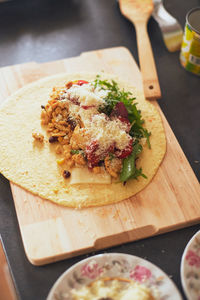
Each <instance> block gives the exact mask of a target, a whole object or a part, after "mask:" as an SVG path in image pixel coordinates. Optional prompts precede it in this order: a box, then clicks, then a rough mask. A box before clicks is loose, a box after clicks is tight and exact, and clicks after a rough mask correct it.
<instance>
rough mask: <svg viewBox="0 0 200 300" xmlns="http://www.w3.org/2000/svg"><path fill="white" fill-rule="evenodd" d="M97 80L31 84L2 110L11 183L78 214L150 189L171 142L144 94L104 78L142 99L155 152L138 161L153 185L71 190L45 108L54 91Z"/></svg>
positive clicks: (1, 141)
mask: <svg viewBox="0 0 200 300" xmlns="http://www.w3.org/2000/svg"><path fill="white" fill-rule="evenodd" d="M96 75H97V74H88V73H79V74H60V75H55V76H51V77H47V78H44V79H42V80H39V81H37V82H34V83H32V84H29V85H27V86H25V87H23V88H22V89H20V90H18V91H17V92H16V93H14V94H13V95H11V96H10V97H9V98H8V99H7V100H6V101H5V102H4V103H3V105H2V106H1V108H0V157H1V160H0V171H1V173H2V174H3V175H4V176H5V177H6V178H8V179H9V180H10V181H12V182H14V183H16V184H18V185H19V186H21V187H22V188H24V189H26V190H28V191H30V192H31V193H33V194H35V195H38V196H40V197H42V198H45V199H47V200H50V201H53V202H55V203H57V204H59V205H64V206H68V207H74V208H83V207H89V206H100V205H106V204H111V203H116V202H118V201H121V200H124V199H126V198H129V197H131V196H133V195H135V194H136V193H138V192H139V191H141V190H142V189H143V188H145V187H146V186H147V185H148V184H149V182H150V181H151V180H152V178H153V176H154V175H155V173H156V171H157V169H158V167H159V165H160V163H161V162H162V159H163V157H164V154H165V151H166V139H165V133H164V128H163V125H162V120H161V117H160V115H159V113H158V111H157V110H156V108H155V107H154V106H153V105H152V104H151V103H150V102H148V101H146V100H145V99H144V97H143V94H142V93H141V92H139V91H137V90H136V89H135V88H133V87H132V86H130V84H127V83H125V82H122V81H120V80H119V79H118V78H116V77H115V76H112V75H109V74H101V78H102V79H108V80H109V79H114V80H115V81H117V82H118V85H119V87H120V88H124V89H125V90H126V91H130V92H132V93H133V95H134V96H135V97H136V101H135V102H137V103H138V104H137V108H138V109H140V110H141V113H142V118H143V119H144V120H145V123H144V127H145V128H147V130H148V131H150V132H151V137H150V143H151V149H149V148H148V146H147V144H145V145H144V146H143V151H142V153H141V155H140V157H139V159H138V160H137V167H138V168H140V167H142V171H143V173H144V174H145V175H146V176H147V179H145V178H143V177H139V178H138V179H137V180H130V181H128V182H127V183H126V185H123V183H116V182H115V183H111V184H87V183H85V184H77V185H70V184H69V180H66V179H65V178H63V176H62V175H61V173H60V170H59V168H60V166H58V164H57V159H58V158H59V155H57V154H56V153H55V145H54V144H49V142H48V135H47V133H46V130H45V128H44V127H42V126H41V119H40V114H41V105H45V104H46V103H47V101H48V100H49V96H50V94H51V92H52V88H53V87H55V86H64V85H65V84H66V83H67V82H68V81H73V80H79V79H84V80H87V81H91V80H94V79H95V78H96ZM33 132H39V133H42V134H43V135H44V143H42V144H41V143H39V142H37V141H34V139H33V138H32V133H33Z"/></svg>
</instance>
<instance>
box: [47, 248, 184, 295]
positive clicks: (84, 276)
mask: <svg viewBox="0 0 200 300" xmlns="http://www.w3.org/2000/svg"><path fill="white" fill-rule="evenodd" d="M103 277H120V278H128V279H133V280H135V281H137V282H139V283H143V284H145V285H147V286H148V287H149V288H152V289H154V288H157V290H158V291H159V293H160V300H174V299H176V300H181V299H182V297H181V295H180V293H179V291H178V290H177V288H176V286H175V285H174V283H173V282H172V280H171V279H170V278H169V277H168V276H167V275H166V274H165V273H164V272H163V271H162V270H161V269H159V268H158V267H157V266H155V265H153V264H152V263H150V262H149V261H147V260H144V259H142V258H140V257H137V256H132V255H128V254H121V253H106V254H99V255H95V256H91V257H89V258H87V259H84V260H82V261H80V262H78V263H77V264H75V265H74V266H72V267H71V268H70V269H68V270H67V271H66V272H64V273H63V274H62V275H61V276H60V277H59V278H58V280H57V281H56V283H55V284H54V285H53V287H52V289H51V290H50V292H49V295H48V297H47V300H72V297H71V296H70V291H71V290H72V289H73V288H75V289H79V288H81V286H82V285H87V284H89V283H90V282H92V281H94V280H96V279H99V278H103Z"/></svg>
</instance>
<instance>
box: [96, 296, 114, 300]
mask: <svg viewBox="0 0 200 300" xmlns="http://www.w3.org/2000/svg"><path fill="white" fill-rule="evenodd" d="M98 300H113V298H110V297H103V298H99V299H98Z"/></svg>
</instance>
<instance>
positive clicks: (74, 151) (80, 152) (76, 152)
mask: <svg viewBox="0 0 200 300" xmlns="http://www.w3.org/2000/svg"><path fill="white" fill-rule="evenodd" d="M70 153H71V154H82V155H83V157H85V152H84V151H83V150H81V149H80V150H73V149H72V150H71V151H70Z"/></svg>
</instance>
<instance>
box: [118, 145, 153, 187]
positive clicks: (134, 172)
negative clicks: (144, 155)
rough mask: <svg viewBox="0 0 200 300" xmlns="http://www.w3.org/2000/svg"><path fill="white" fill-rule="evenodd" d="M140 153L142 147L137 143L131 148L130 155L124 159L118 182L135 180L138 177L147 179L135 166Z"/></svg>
mask: <svg viewBox="0 0 200 300" xmlns="http://www.w3.org/2000/svg"><path fill="white" fill-rule="evenodd" d="M141 152H142V145H140V144H138V143H137V144H135V145H134V146H133V151H132V153H131V154H130V155H129V156H127V157H126V158H124V160H123V167H122V171H121V174H120V181H127V180H129V179H136V178H137V177H138V176H143V177H144V178H147V177H146V175H144V174H143V173H142V168H140V169H137V168H136V164H135V161H136V158H137V157H138V155H139V154H140V153H141Z"/></svg>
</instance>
